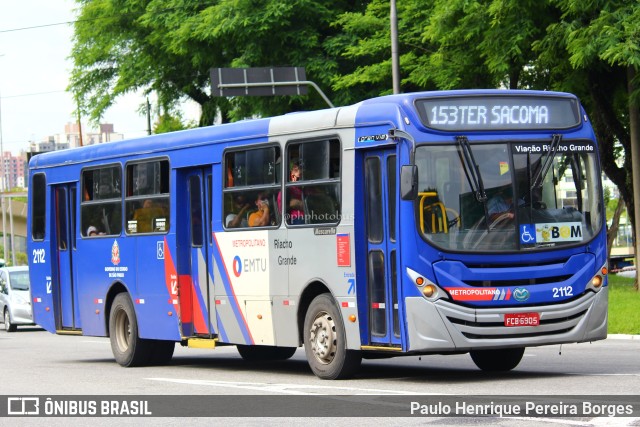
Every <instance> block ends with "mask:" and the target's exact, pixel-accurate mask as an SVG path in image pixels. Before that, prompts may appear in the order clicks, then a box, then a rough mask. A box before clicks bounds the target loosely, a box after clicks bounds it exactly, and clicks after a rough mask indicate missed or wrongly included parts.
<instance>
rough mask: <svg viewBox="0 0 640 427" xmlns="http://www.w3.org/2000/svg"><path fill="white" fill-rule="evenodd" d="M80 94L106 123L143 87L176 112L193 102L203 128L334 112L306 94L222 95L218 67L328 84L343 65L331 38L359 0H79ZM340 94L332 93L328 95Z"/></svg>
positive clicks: (75, 80) (85, 106)
mask: <svg viewBox="0 0 640 427" xmlns="http://www.w3.org/2000/svg"><path fill="white" fill-rule="evenodd" d="M76 1H77V2H78V4H79V6H80V7H79V11H80V16H79V20H78V21H77V22H76V24H75V40H74V42H75V43H74V48H73V51H72V58H73V60H74V69H73V72H72V78H71V84H70V87H69V90H71V91H72V92H73V93H74V94H75V95H76V97H77V98H78V102H79V105H80V109H81V110H82V111H83V112H84V113H88V114H89V116H90V117H91V119H92V120H93V121H97V120H99V118H100V117H101V116H102V115H103V114H104V112H105V111H106V109H107V108H108V107H109V106H111V105H112V104H113V102H114V100H115V99H116V98H117V97H118V96H121V95H123V94H125V93H128V92H131V91H136V90H140V89H141V90H143V91H146V92H147V93H148V92H151V91H154V92H156V93H157V94H158V97H159V102H160V104H161V105H163V106H165V107H166V108H169V109H170V108H172V107H173V106H175V105H176V103H178V102H179V101H180V100H181V99H182V97H183V96H185V95H186V96H188V97H190V98H191V99H192V100H194V101H195V102H197V103H199V104H200V105H201V106H202V111H203V115H202V119H201V121H200V125H201V126H202V125H208V124H212V123H213V120H214V118H215V116H216V114H217V113H218V112H220V113H221V114H222V117H223V120H225V121H226V120H229V119H241V118H245V117H248V116H254V115H268V114H280V113H284V112H289V111H291V110H297V109H315V108H319V107H325V106H326V105H325V104H324V101H323V100H322V99H321V97H320V96H318V95H317V94H315V93H310V95H309V96H305V97H275V98H274V97H261V98H251V99H248V98H242V97H239V98H235V99H230V100H227V99H221V98H212V97H211V96H210V95H209V94H208V88H209V87H210V84H211V82H210V69H211V68H218V67H261V66H305V67H306V69H307V77H308V79H310V80H313V81H315V82H316V83H317V84H318V85H320V87H323V88H326V89H330V86H329V82H330V81H331V78H332V76H333V74H334V72H335V70H336V69H337V68H338V67H339V64H338V63H337V61H335V60H333V59H332V58H331V57H329V56H327V55H326V52H325V51H324V49H323V45H322V44H323V41H324V40H326V39H327V38H329V37H330V36H332V35H333V34H334V33H336V32H337V30H336V29H335V28H334V27H332V26H331V23H332V22H333V20H334V19H335V17H336V16H337V15H338V14H340V13H343V12H345V11H348V10H352V9H354V8H358V7H360V6H359V2H353V1H340V0H332V1H322V2H321V1H311V0H262V1H253V0H218V1H216V0H210V1H201V0H93V1H86V0H76ZM328 95H329V97H330V98H331V95H332V94H331V93H329V94H328Z"/></svg>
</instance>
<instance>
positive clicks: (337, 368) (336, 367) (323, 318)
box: [303, 293, 362, 380]
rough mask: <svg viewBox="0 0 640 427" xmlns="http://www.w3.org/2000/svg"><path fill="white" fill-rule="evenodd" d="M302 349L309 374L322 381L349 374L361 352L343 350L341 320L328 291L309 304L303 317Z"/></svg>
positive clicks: (352, 370)
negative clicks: (310, 371) (305, 356)
mask: <svg viewBox="0 0 640 427" xmlns="http://www.w3.org/2000/svg"><path fill="white" fill-rule="evenodd" d="M303 337H304V351H305V353H306V355H307V361H308V362H309V366H310V367H311V370H312V371H313V373H314V374H315V375H316V376H317V377H319V378H321V379H324V380H336V379H344V378H348V377H351V376H353V374H355V373H356V372H357V370H358V369H359V368H360V363H361V362H362V355H361V354H360V351H357V350H347V348H346V345H347V342H346V334H345V330H344V323H343V321H342V316H341V315H340V311H339V310H338V307H337V306H336V304H335V303H334V302H333V298H332V297H331V295H330V294H326V293H325V294H320V295H318V296H317V297H315V299H314V300H313V301H311V305H309V309H308V310H307V313H306V315H305V319H304V331H303Z"/></svg>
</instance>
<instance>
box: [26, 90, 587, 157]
mask: <svg viewBox="0 0 640 427" xmlns="http://www.w3.org/2000/svg"><path fill="white" fill-rule="evenodd" d="M483 95H485V96H508V95H526V96H546V97H548V96H558V97H572V98H575V96H574V95H572V94H569V93H563V92H548V91H530V90H502V89H469V90H447V91H431V92H415V93H406V94H397V95H387V96H382V97H377V98H372V99H368V100H365V101H362V102H360V103H357V104H354V105H352V106H348V107H336V108H331V109H324V110H317V111H310V112H296V113H289V114H286V115H283V116H278V117H273V118H264V119H254V120H244V121H239V122H234V123H227V124H222V125H214V126H207V127H202V128H195V129H188V130H183V131H177V132H169V133H164V134H157V135H150V136H145V137H140V138H133V139H127V140H124V141H116V142H110V143H106V144H95V145H90V146H85V147H78V148H71V149H68V150H60V151H52V152H47V153H42V154H38V155H36V156H34V157H32V158H31V160H30V162H29V169H41V168H47V167H53V166H60V165H64V164H72V163H84V162H91V161H95V160H98V159H100V160H102V161H105V160H109V159H113V160H114V161H116V160H117V159H120V158H122V157H126V156H130V155H140V154H145V153H146V154H151V153H154V152H164V151H167V150H175V149H180V148H186V147H190V146H197V145H202V144H208V143H212V142H215V143H220V144H224V143H231V142H233V141H237V140H244V141H252V140H255V141H257V140H258V139H264V138H266V137H268V136H270V132H271V134H277V133H279V132H294V131H310V130H319V129H327V128H335V127H338V126H340V125H341V123H340V122H341V119H340V117H341V115H342V116H351V115H354V116H355V123H354V122H351V124H352V125H355V126H359V125H367V124H371V123H372V122H375V121H379V120H385V121H386V122H389V121H392V117H389V114H390V113H391V110H395V114H394V115H395V116H396V118H397V119H399V116H397V114H398V113H399V110H400V109H401V108H405V109H407V110H411V111H412V110H413V105H414V102H415V101H416V100H417V99H426V98H435V97H455V96H483ZM384 106H386V108H385V107H384ZM372 107H376V108H372ZM359 110H360V111H361V112H362V113H363V114H357V112H358V111H359ZM341 111H344V112H345V113H341ZM347 112H349V113H347ZM356 114H357V116H356ZM293 115H295V117H296V119H295V120H286V119H287V118H288V117H291V116H293ZM274 119H277V122H278V123H279V126H277V127H275V128H273V127H270V123H271V122H272V121H273V120H274ZM283 123H286V125H283ZM274 129H275V133H274ZM185 133H188V138H185Z"/></svg>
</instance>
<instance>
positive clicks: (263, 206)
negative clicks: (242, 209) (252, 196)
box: [249, 192, 271, 227]
mask: <svg viewBox="0 0 640 427" xmlns="http://www.w3.org/2000/svg"><path fill="white" fill-rule="evenodd" d="M255 204H256V206H257V207H258V210H257V211H255V212H253V213H252V214H251V215H249V227H264V226H267V225H269V224H270V223H271V211H270V209H269V200H268V199H267V193H264V192H263V193H260V194H258V197H257V198H256V201H255Z"/></svg>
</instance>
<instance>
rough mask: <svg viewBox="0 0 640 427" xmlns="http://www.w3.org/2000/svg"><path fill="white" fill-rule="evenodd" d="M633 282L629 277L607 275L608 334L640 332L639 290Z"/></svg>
mask: <svg viewBox="0 0 640 427" xmlns="http://www.w3.org/2000/svg"><path fill="white" fill-rule="evenodd" d="M633 282H634V280H633V279H631V278H626V277H618V276H616V275H610V276H609V330H608V332H609V333H610V334H633V335H638V334H640V311H638V307H639V306H640V292H638V291H637V290H636V289H635V288H634V287H633Z"/></svg>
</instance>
